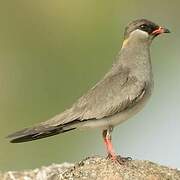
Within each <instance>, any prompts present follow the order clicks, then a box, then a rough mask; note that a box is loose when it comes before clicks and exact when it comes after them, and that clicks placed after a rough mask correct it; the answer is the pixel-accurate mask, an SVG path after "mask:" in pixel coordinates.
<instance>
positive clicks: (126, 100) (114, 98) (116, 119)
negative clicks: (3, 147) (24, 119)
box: [8, 19, 159, 143]
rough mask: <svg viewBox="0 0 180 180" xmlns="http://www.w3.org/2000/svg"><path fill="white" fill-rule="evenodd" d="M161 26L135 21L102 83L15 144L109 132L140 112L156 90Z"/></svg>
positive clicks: (13, 136)
mask: <svg viewBox="0 0 180 180" xmlns="http://www.w3.org/2000/svg"><path fill="white" fill-rule="evenodd" d="M144 23H145V24H151V26H150V27H151V28H149V29H148V30H147V31H142V30H141V29H139V27H140V26H141V25H142V24H144ZM157 27H159V26H158V25H156V24H154V23H152V22H151V21H148V20H144V19H142V20H136V21H133V22H131V23H130V24H129V25H128V27H127V28H126V30H125V41H124V43H123V46H122V49H121V51H120V53H119V54H118V57H117V60H116V61H115V63H114V64H113V66H112V68H111V69H110V71H109V72H108V73H107V74H106V75H105V76H104V77H103V78H102V80H101V81H99V82H98V83H97V84H96V85H95V86H94V87H93V88H91V89H90V90H89V91H88V92H87V93H86V94H85V95H83V96H82V97H81V98H79V100H78V101H77V102H76V103H74V104H73V105H72V107H71V108H69V109H67V110H66V111H64V112H62V113H60V114H59V115H57V116H55V117H53V118H51V119H50V120H48V121H45V122H42V123H40V124H38V125H35V126H34V127H33V128H27V129H24V130H22V131H18V132H16V133H13V134H11V135H9V136H8V138H10V139H11V142H13V143H18V142H24V141H31V140H36V139H40V138H45V137H48V136H52V135H56V134H59V133H63V132H67V131H70V130H74V129H76V128H78V129H81V128H88V127H101V128H103V129H107V128H108V127H110V126H111V127H113V126H115V125H116V124H119V123H121V122H123V121H124V120H126V119H128V118H129V117H131V116H132V115H134V114H135V113H137V112H138V111H139V110H140V109H141V108H142V107H143V106H144V104H145V102H146V101H147V99H148V98H149V96H150V95H151V91H152V87H153V80H152V79H153V78H152V68H151V61H150V50H149V46H150V44H151V41H152V39H153V38H154V36H151V35H150V33H152V32H153V31H154V30H155V29H157ZM153 28H154V29H153ZM150 31H152V32H150Z"/></svg>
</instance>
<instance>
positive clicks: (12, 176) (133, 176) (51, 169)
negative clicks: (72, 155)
mask: <svg viewBox="0 0 180 180" xmlns="http://www.w3.org/2000/svg"><path fill="white" fill-rule="evenodd" d="M1 179H2V180H64V179H69V180H78V179H85V180H95V179H96V180H109V179H110V180H146V179H147V180H180V171H179V170H177V169H171V168H168V167H165V166H161V165H158V164H155V163H153V162H150V161H141V160H128V161H126V162H125V163H124V164H121V165H120V164H118V163H116V162H112V161H111V160H109V159H106V158H102V157H91V158H86V159H85V160H82V161H80V162H79V163H76V164H69V163H64V164H60V165H58V164H53V165H50V166H48V167H42V168H39V169H34V170H28V171H21V172H15V171H14V172H13V171H9V172H5V173H0V180H1Z"/></svg>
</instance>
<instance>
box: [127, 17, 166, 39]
mask: <svg viewBox="0 0 180 180" xmlns="http://www.w3.org/2000/svg"><path fill="white" fill-rule="evenodd" d="M163 33H170V31H169V30H168V29H166V28H164V27H161V26H159V25H157V24H156V23H153V22H152V21H149V20H147V19H138V20H135V21H132V22H130V23H129V24H128V25H127V27H126V28H125V33H124V38H125V40H128V39H130V38H137V39H139V40H147V41H149V42H151V41H152V40H153V39H154V38H155V37H157V36H158V35H160V34H163Z"/></svg>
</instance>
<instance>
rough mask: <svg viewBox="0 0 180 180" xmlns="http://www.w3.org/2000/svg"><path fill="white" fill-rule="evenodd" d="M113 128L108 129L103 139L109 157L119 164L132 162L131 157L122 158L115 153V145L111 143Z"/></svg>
mask: <svg viewBox="0 0 180 180" xmlns="http://www.w3.org/2000/svg"><path fill="white" fill-rule="evenodd" d="M112 130H113V129H112V127H109V128H108V129H106V130H104V131H103V139H104V143H105V146H106V149H107V153H108V157H109V158H111V159H112V160H113V161H115V162H117V163H119V164H121V165H122V164H124V163H125V162H126V161H128V160H131V158H130V157H121V156H116V154H115V151H114V149H113V145H112V142H111V132H112Z"/></svg>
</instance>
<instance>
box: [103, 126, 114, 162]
mask: <svg viewBox="0 0 180 180" xmlns="http://www.w3.org/2000/svg"><path fill="white" fill-rule="evenodd" d="M111 131H112V128H111V129H107V130H104V131H103V139H104V143H105V146H106V149H107V153H108V157H110V158H111V159H113V160H116V154H115V151H114V149H113V145H112V142H111Z"/></svg>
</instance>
